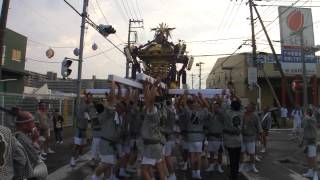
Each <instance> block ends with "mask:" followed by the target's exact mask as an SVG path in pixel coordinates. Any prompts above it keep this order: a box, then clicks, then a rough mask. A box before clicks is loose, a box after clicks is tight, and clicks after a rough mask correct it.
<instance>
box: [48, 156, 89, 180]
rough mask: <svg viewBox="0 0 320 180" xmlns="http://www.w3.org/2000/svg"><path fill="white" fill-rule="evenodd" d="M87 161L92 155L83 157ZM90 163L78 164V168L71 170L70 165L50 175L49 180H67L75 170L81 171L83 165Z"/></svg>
mask: <svg viewBox="0 0 320 180" xmlns="http://www.w3.org/2000/svg"><path fill="white" fill-rule="evenodd" d="M83 157H84V158H85V159H89V158H90V153H87V154H85V155H83ZM87 162H88V161H82V162H77V164H76V167H74V168H71V167H70V165H69V164H67V165H65V166H63V167H61V168H59V169H57V170H56V171H54V172H53V173H51V174H49V176H48V177H47V180H58V179H65V178H67V177H68V175H69V173H70V172H72V171H75V170H78V169H80V168H81V167H82V166H83V165H85V164H86V163H87Z"/></svg>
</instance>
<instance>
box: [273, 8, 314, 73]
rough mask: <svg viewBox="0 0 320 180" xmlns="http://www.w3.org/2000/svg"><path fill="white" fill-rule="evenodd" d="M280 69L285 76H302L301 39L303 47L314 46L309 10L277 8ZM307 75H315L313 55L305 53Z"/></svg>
mask: <svg viewBox="0 0 320 180" xmlns="http://www.w3.org/2000/svg"><path fill="white" fill-rule="evenodd" d="M279 21H280V38H281V67H282V69H283V71H284V72H285V73H286V74H293V75H294V74H302V58H301V49H302V48H301V38H303V40H302V41H303V46H304V47H313V46H314V31H313V21H312V12H311V9H310V8H295V7H286V6H280V7H279ZM305 62H306V72H307V74H316V73H317V72H316V66H315V63H317V60H316V58H315V54H314V53H305Z"/></svg>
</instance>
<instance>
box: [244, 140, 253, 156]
mask: <svg viewBox="0 0 320 180" xmlns="http://www.w3.org/2000/svg"><path fill="white" fill-rule="evenodd" d="M241 152H243V153H244V152H246V153H248V154H251V155H252V154H255V153H256V143H255V142H249V143H242V144H241Z"/></svg>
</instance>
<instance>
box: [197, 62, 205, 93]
mask: <svg viewBox="0 0 320 180" xmlns="http://www.w3.org/2000/svg"><path fill="white" fill-rule="evenodd" d="M202 64H204V63H203V62H199V63H197V64H196V66H199V89H201V72H202Z"/></svg>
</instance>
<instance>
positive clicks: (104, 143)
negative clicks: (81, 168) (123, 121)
mask: <svg viewBox="0 0 320 180" xmlns="http://www.w3.org/2000/svg"><path fill="white" fill-rule="evenodd" d="M114 91H115V83H114V82H112V89H111V92H110V93H109V94H108V95H107V102H106V105H105V107H104V108H103V112H101V111H102V110H99V111H100V113H99V114H98V119H99V121H100V123H101V131H100V143H99V153H100V160H101V163H100V164H99V166H98V167H97V168H96V169H95V171H94V174H93V175H92V176H91V179H92V180H100V179H102V178H101V176H102V174H104V178H106V179H109V178H110V177H111V176H112V174H113V172H112V171H113V168H114V166H115V164H116V161H117V160H116V155H117V149H116V144H117V143H118V142H120V136H121V127H120V124H119V121H118V119H116V116H117V115H116V113H117V112H116V107H117V98H116V96H115V92H114ZM100 106H101V105H100Z"/></svg>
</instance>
